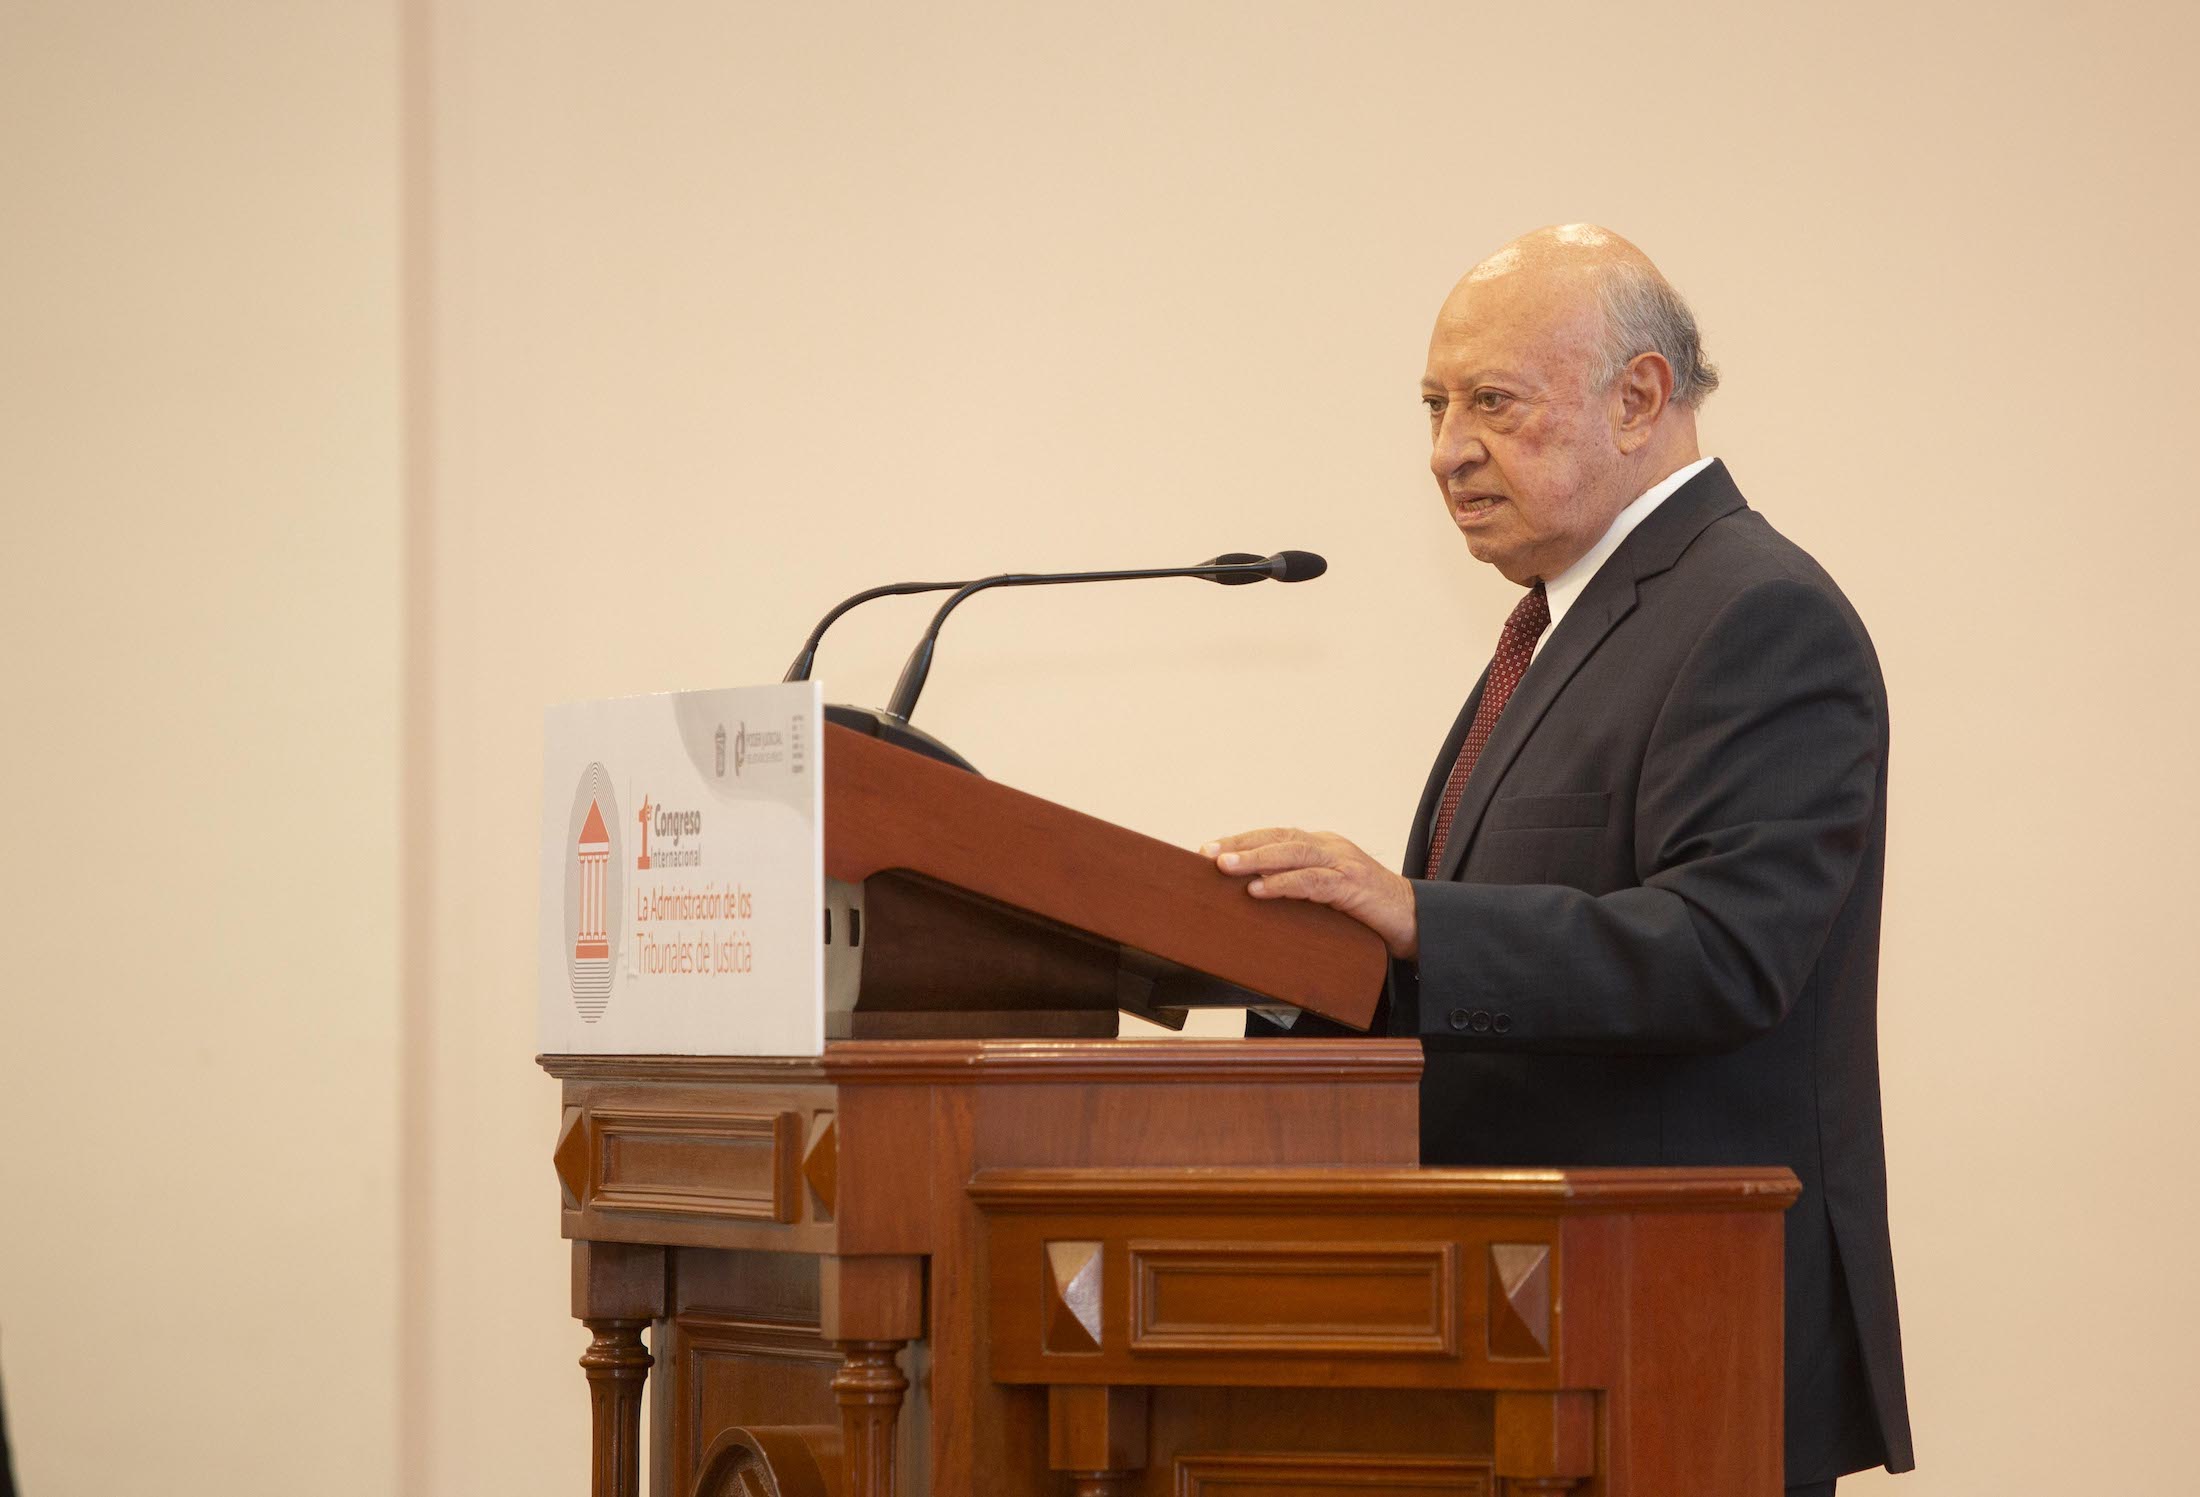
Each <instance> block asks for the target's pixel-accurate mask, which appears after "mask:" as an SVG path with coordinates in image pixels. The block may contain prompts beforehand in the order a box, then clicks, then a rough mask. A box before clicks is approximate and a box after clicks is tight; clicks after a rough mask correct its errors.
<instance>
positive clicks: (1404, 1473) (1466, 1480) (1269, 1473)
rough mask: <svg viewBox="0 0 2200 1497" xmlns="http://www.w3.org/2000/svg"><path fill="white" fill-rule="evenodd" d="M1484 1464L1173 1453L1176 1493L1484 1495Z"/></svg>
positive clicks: (1186, 1496)
mask: <svg viewBox="0 0 2200 1497" xmlns="http://www.w3.org/2000/svg"><path fill="white" fill-rule="evenodd" d="M1493 1484H1494V1478H1493V1477H1492V1476H1491V1474H1490V1467H1489V1465H1488V1464H1487V1463H1486V1462H1478V1461H1461V1460H1451V1459H1447V1458H1442V1457H1429V1456H1410V1455H1312V1454H1310V1455H1254V1454H1244V1453H1238V1452H1229V1453H1222V1454H1212V1455H1185V1456H1179V1457H1178V1458H1177V1462H1176V1497H1352V1494H1355V1493H1357V1494H1362V1497H1366V1494H1372V1493H1393V1492H1402V1493H1411V1494H1414V1497H1489V1494H1490V1491H1491V1488H1492V1486H1493Z"/></svg>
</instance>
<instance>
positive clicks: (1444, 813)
mask: <svg viewBox="0 0 2200 1497" xmlns="http://www.w3.org/2000/svg"><path fill="white" fill-rule="evenodd" d="M1550 623H1551V605H1550V603H1549V602H1548V601H1546V600H1545V598H1544V596H1543V584H1542V583H1540V582H1538V583H1537V584H1536V585H1535V586H1533V587H1531V588H1529V589H1528V595H1527V596H1526V597H1524V598H1522V599H1521V600H1520V601H1519V602H1518V603H1517V604H1515V605H1514V606H1513V611H1512V617H1510V618H1508V619H1506V620H1505V632H1504V633H1502V634H1500V635H1498V636H1497V654H1496V655H1495V656H1493V657H1492V658H1491V660H1490V675H1489V680H1488V682H1487V683H1486V684H1485V685H1484V686H1483V688H1482V701H1481V703H1480V705H1478V706H1477V707H1476V708H1475V709H1474V721H1473V723H1471V724H1470V725H1469V726H1468V728H1467V736H1466V737H1465V738H1464V739H1462V740H1461V741H1460V744H1459V757H1458V758H1457V759H1454V760H1453V761H1452V765H1451V778H1450V779H1448V780H1446V781H1444V798H1443V799H1442V800H1441V801H1439V802H1438V803H1437V806H1436V830H1435V831H1434V832H1433V833H1432V834H1431V835H1430V837H1429V839H1428V873H1427V876H1428V877H1429V878H1434V877H1436V870H1437V868H1438V866H1439V865H1440V864H1442V862H1443V861H1444V844H1445V843H1446V842H1447V841H1449V840H1450V839H1451V819H1452V818H1453V817H1454V816H1457V815H1458V814H1459V797H1460V796H1461V795H1462V794H1463V793H1464V792H1465V791H1466V788H1467V776H1468V775H1470V774H1473V773H1474V762H1475V761H1476V760H1477V759H1479V758H1481V757H1482V750H1483V749H1484V748H1486V747H1488V745H1489V741H1490V734H1491V733H1492V732H1494V731H1495V730H1496V728H1497V719H1498V717H1499V716H1500V715H1502V714H1503V712H1504V710H1505V704H1506V703H1507V702H1509V701H1511V700H1512V694H1513V688H1514V687H1516V686H1518V685H1519V684H1520V678H1521V677H1522V676H1524V675H1526V674H1527V673H1528V662H1529V661H1530V660H1533V659H1534V658H1535V642H1536V641H1537V640H1538V639H1541V638H1542V637H1543V631H1544V630H1545V629H1547V628H1549V627H1550Z"/></svg>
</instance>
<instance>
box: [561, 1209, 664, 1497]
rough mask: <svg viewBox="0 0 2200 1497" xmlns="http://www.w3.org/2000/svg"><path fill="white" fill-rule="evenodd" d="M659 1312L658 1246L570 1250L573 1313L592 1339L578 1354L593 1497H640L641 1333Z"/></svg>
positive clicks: (645, 1355) (644, 1366) (582, 1245)
mask: <svg viewBox="0 0 2200 1497" xmlns="http://www.w3.org/2000/svg"><path fill="white" fill-rule="evenodd" d="M664 1310H665V1254H664V1249H663V1248H655V1247H632V1246H629V1245H627V1244H625V1243H616V1242H576V1243H574V1244H573V1315H574V1318H575V1319H577V1320H579V1321H580V1322H581V1323H582V1324H583V1325H585V1326H587V1327H588V1329H589V1332H590V1334H591V1339H590V1341H589V1343H588V1350H587V1351H585V1352H583V1353H581V1368H582V1370H583V1371H585V1372H586V1373H587V1374H588V1407H589V1463H590V1467H591V1470H592V1473H593V1474H592V1475H591V1477H590V1480H589V1492H590V1494H591V1497H640V1492H641V1482H642V1386H643V1382H644V1380H645V1379H647V1378H648V1376H649V1367H650V1355H649V1352H648V1350H647V1349H646V1348H644V1347H643V1345H642V1331H643V1329H644V1328H645V1327H646V1326H648V1324H649V1323H650V1321H652V1320H654V1319H656V1318H657V1317H658V1316H660V1315H662V1314H664Z"/></svg>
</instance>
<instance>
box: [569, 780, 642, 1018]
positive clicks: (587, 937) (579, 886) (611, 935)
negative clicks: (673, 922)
mask: <svg viewBox="0 0 2200 1497" xmlns="http://www.w3.org/2000/svg"><path fill="white" fill-rule="evenodd" d="M618 827H619V806H618V802H617V801H616V800H615V799H614V798H613V797H612V794H611V776H610V774H609V773H608V772H606V771H605V769H604V767H603V766H602V765H601V764H591V765H589V766H588V768H587V769H585V770H583V771H582V772H581V779H580V785H579V787H578V788H577V789H576V790H575V791H574V793H573V814H572V817H571V818H570V820H569V822H568V825H567V833H566V835H567V842H566V849H567V851H566V857H565V949H566V950H567V951H568V952H569V953H570V954H571V955H570V957H569V965H568V968H567V973H568V980H569V982H570V985H571V987H572V992H573V1007H574V1008H575V1009H577V1010H578V1011H579V1013H580V1016H581V1018H582V1019H583V1020H584V1021H585V1022H587V1023H590V1024H593V1023H595V1022H596V1021H597V1020H598V1019H600V1018H602V1017H603V1011H604V1010H605V1009H606V1008H607V1007H609V1006H610V1003H611V984H612V977H613V974H614V972H615V971H616V969H617V964H618V957H619V929H618V921H617V919H616V918H615V916H616V912H617V911H619V910H620V909H622V908H623V906H622V905H621V904H620V899H621V898H622V896H623V887H624V883H625V876H624V875H625V865H624V863H623V862H622V861H621V858H620V855H619V833H618ZM642 866H643V867H645V868H646V867H648V866H649V865H648V864H647V863H644V864H643V865H642Z"/></svg>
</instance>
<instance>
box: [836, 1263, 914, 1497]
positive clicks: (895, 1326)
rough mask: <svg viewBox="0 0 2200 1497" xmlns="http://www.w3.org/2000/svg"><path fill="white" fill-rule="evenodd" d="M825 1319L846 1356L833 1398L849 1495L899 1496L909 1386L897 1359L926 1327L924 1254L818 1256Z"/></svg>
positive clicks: (842, 1468) (841, 1365) (843, 1469)
mask: <svg viewBox="0 0 2200 1497" xmlns="http://www.w3.org/2000/svg"><path fill="white" fill-rule="evenodd" d="M818 1320H819V1324H820V1329H821V1331H822V1332H823V1334H824V1336H825V1338H826V1339H827V1340H829V1341H831V1342H832V1343H833V1344H834V1345H835V1346H837V1347H838V1348H839V1349H840V1353H841V1357H842V1361H841V1364H840V1371H839V1372H837V1373H835V1374H834V1376H833V1397H834V1398H835V1399H836V1400H837V1401H838V1402H839V1404H840V1436H841V1460H842V1466H841V1470H842V1474H843V1477H844V1478H845V1480H846V1483H847V1485H846V1488H845V1490H846V1494H847V1497H893V1493H894V1427H895V1421H896V1420H897V1419H898V1418H899V1416H900V1414H901V1399H902V1395H903V1394H904V1393H906V1392H907V1391H908V1389H909V1379H908V1378H907V1377H905V1376H903V1375H902V1370H901V1365H900V1363H898V1362H897V1361H896V1360H895V1358H896V1357H897V1356H898V1355H899V1354H900V1352H901V1349H902V1348H903V1347H904V1346H906V1345H908V1344H909V1343H910V1342H911V1341H913V1340H915V1339H916V1338H917V1337H918V1336H920V1335H922V1334H923V1333H924V1260H923V1259H922V1258H909V1257H879V1258H824V1259H821V1260H819V1263H818Z"/></svg>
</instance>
